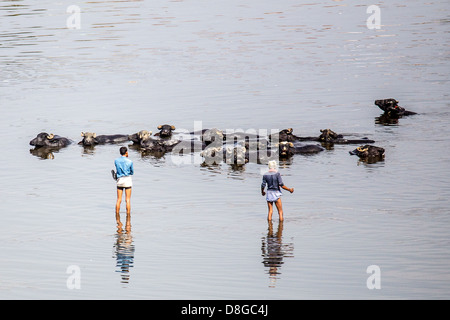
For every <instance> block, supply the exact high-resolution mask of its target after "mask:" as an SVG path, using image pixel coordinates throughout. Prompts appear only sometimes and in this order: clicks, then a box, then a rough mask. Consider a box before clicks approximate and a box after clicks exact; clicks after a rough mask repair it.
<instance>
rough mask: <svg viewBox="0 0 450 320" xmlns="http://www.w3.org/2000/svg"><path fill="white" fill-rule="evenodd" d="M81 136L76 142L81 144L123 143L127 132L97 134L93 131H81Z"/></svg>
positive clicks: (126, 138) (126, 139)
mask: <svg viewBox="0 0 450 320" xmlns="http://www.w3.org/2000/svg"><path fill="white" fill-rule="evenodd" d="M81 137H82V138H83V139H82V140H81V141H80V142H78V144H82V145H83V146H87V147H89V146H95V145H97V144H107V143H123V142H127V141H128V135H127V134H113V135H99V136H97V134H96V133H93V132H82V133H81Z"/></svg>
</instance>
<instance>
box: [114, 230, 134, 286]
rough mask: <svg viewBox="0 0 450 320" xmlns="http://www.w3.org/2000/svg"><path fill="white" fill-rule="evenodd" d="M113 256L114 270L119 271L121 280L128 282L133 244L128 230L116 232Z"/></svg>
mask: <svg viewBox="0 0 450 320" xmlns="http://www.w3.org/2000/svg"><path fill="white" fill-rule="evenodd" d="M113 257H114V258H116V267H117V270H116V272H120V273H121V278H122V281H121V282H122V283H128V282H129V280H130V268H132V267H133V260H134V244H133V237H132V236H131V232H130V230H129V231H128V232H125V233H122V232H117V233H116V243H115V244H114V256H113Z"/></svg>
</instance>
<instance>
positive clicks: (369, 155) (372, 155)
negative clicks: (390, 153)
mask: <svg viewBox="0 0 450 320" xmlns="http://www.w3.org/2000/svg"><path fill="white" fill-rule="evenodd" d="M349 153H350V154H351V155H356V156H358V157H359V158H360V159H362V160H368V161H377V160H383V159H384V149H383V148H380V147H376V146H371V145H364V146H360V147H358V148H356V149H355V150H353V151H349Z"/></svg>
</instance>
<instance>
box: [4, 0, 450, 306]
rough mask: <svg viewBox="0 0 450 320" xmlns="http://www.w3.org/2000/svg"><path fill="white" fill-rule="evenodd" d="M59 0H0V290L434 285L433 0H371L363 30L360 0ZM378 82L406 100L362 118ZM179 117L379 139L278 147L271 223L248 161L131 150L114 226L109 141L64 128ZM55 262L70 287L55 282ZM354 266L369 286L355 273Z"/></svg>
mask: <svg viewBox="0 0 450 320" xmlns="http://www.w3.org/2000/svg"><path fill="white" fill-rule="evenodd" d="M72 4H73V3H70V2H68V1H63V2H58V3H55V2H52V1H39V2H35V1H29V0H23V1H2V3H1V4H0V68H1V69H0V106H1V108H2V115H3V117H2V118H1V120H0V122H1V125H0V133H1V137H2V139H1V142H0V146H1V149H2V150H4V156H3V157H2V167H3V170H2V179H3V181H4V183H2V187H1V194H2V196H1V199H2V201H1V209H2V210H1V211H2V221H3V226H4V230H3V232H2V233H1V235H0V239H1V241H2V243H3V244H4V247H3V254H2V259H0V271H1V272H0V274H1V276H0V297H2V298H8V299H42V298H43V299H79V298H80V299H86V298H87V299H99V298H102V299H105V298H106V299H119V298H120V299H124V298H125V299H310V298H312V299H337V298H344V299H416V298H420V299H423V298H429V299H447V298H449V296H450V272H449V270H448V265H449V263H450V254H449V253H450V252H449V249H448V248H449V247H450V246H449V244H450V237H449V234H448V228H449V226H450V215H449V209H448V208H449V205H450V203H449V200H448V199H449V196H450V184H449V182H448V181H449V173H450V166H449V161H448V160H449V155H450V154H449V152H448V147H449V143H448V140H447V134H448V132H449V130H448V118H449V115H450V113H449V111H448V110H449V105H450V104H449V96H448V91H449V90H448V88H449V87H448V81H449V76H448V74H449V60H448V57H449V21H450V17H449V6H448V2H447V1H432V2H426V1H422V0H414V1H408V2H407V3H406V2H404V1H385V2H381V3H379V6H380V9H381V19H382V20H381V23H382V26H381V29H379V30H376V29H375V30H369V29H368V28H367V26H366V19H367V18H368V16H369V15H368V14H367V13H366V9H367V7H368V6H369V5H371V4H373V3H370V2H367V1H357V2H355V1H346V0H343V1H318V2H315V3H310V2H308V1H291V0H283V1H277V2H273V1H247V2H242V1H235V0H232V1H226V2H216V1H214V2H211V1H200V0H186V1H170V2H167V1H159V0H152V1H132V2H130V1H95V2H79V3H77V5H78V6H79V7H80V9H81V29H75V30H71V29H68V28H67V26H66V20H67V19H68V18H69V17H70V14H69V13H67V12H66V9H67V7H68V6H70V5H72ZM391 97H392V98H396V99H397V100H399V101H400V105H402V106H404V107H406V108H407V109H409V110H412V111H416V112H418V113H419V114H418V115H416V116H412V117H408V118H402V119H400V120H399V122H398V123H397V124H391V125H382V124H378V123H376V117H378V116H379V115H380V113H381V110H379V109H378V107H376V106H375V105H374V104H373V102H374V100H375V99H384V98H391ZM196 121H200V122H201V125H202V126H203V128H212V127H218V128H221V129H224V130H225V129H243V130H246V129H255V130H260V129H265V130H270V129H283V128H288V127H292V128H293V129H294V133H296V134H298V135H302V136H312V135H318V134H319V130H320V129H324V128H331V129H333V130H334V131H336V132H338V133H349V134H352V135H355V136H357V137H369V138H370V139H373V140H375V141H376V145H377V146H380V147H383V148H385V150H386V158H385V160H384V161H382V162H377V163H374V164H367V163H364V162H361V161H359V160H358V159H357V158H355V156H350V155H349V153H348V151H350V150H352V149H354V148H355V147H356V146H346V145H336V146H334V148H332V149H330V150H325V151H324V152H322V153H320V154H317V155H314V156H300V155H299V156H295V157H293V158H292V159H291V160H290V161H286V162H281V163H280V172H281V173H282V175H283V178H284V181H285V183H286V184H287V185H288V186H292V187H294V188H295V193H294V194H288V193H286V192H285V193H284V195H283V202H284V211H285V221H284V222H283V223H282V224H281V225H280V224H279V222H278V221H277V220H276V219H275V220H274V221H273V223H271V224H270V223H268V222H267V221H266V211H267V208H266V203H265V201H264V198H263V197H261V195H260V192H259V188H260V183H261V178H262V176H261V173H262V172H264V170H265V168H264V166H261V165H257V164H251V163H250V164H247V165H245V166H244V167H243V168H240V169H236V168H233V167H231V166H229V165H227V164H221V165H217V166H209V167H208V166H206V167H205V166H202V165H201V164H200V161H201V158H200V157H199V155H198V154H196V155H194V156H193V157H192V158H188V159H190V160H192V161H187V163H185V164H182V165H179V164H178V163H179V162H177V161H176V160H180V159H179V158H177V156H174V155H171V154H166V155H165V156H164V157H162V158H158V157H153V156H151V155H147V156H146V155H142V154H141V153H140V152H139V151H138V150H135V149H131V150H130V159H132V160H133V161H134V165H135V172H136V175H135V177H134V188H133V195H132V229H131V233H128V234H127V233H122V234H118V233H117V232H116V225H115V219H114V204H115V186H114V181H113V180H112V179H111V176H110V173H109V171H110V170H111V169H112V168H113V160H114V158H115V157H117V156H118V148H119V146H118V145H104V146H97V147H95V148H94V149H90V150H85V149H84V148H82V147H81V146H79V145H77V142H78V141H80V140H81V137H80V133H81V132H82V131H90V132H97V134H116V133H122V134H131V133H135V132H137V131H140V130H143V129H147V130H152V131H153V132H156V127H157V126H158V125H160V124H164V123H169V124H173V125H175V126H176V127H177V128H178V129H179V130H181V129H185V130H193V129H194V126H195V123H196ZM41 131H45V132H49V133H50V132H51V133H55V134H59V135H62V136H66V137H69V138H70V139H72V140H73V141H74V143H73V144H72V145H70V146H69V147H67V148H64V149H61V150H60V151H59V152H55V153H54V159H43V158H41V157H39V156H36V155H33V154H31V153H30V148H31V146H29V145H28V143H29V141H30V140H31V139H33V138H34V137H35V136H36V134H38V133H39V132H41ZM185 159H186V158H183V160H185ZM123 206H124V204H123ZM274 217H275V218H276V217H277V214H276V212H275V213H274ZM122 218H123V219H124V218H125V212H124V208H122ZM72 265H75V266H78V267H79V268H80V271H81V278H80V280H81V281H80V284H81V288H80V289H68V287H67V279H68V277H69V274H67V273H66V270H67V268H68V267H69V266H72ZM370 265H377V266H379V267H380V270H381V289H379V290H377V289H374V290H369V289H368V288H367V286H366V280H367V278H368V277H369V274H367V273H366V269H367V267H368V266H370Z"/></svg>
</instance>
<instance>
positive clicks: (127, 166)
mask: <svg viewBox="0 0 450 320" xmlns="http://www.w3.org/2000/svg"><path fill="white" fill-rule="evenodd" d="M114 164H115V165H116V173H117V178H120V177H126V176H132V175H133V173H134V169H133V161H131V160H130V159H128V158H127V157H124V156H122V157H120V158H117V159H116V160H114Z"/></svg>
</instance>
